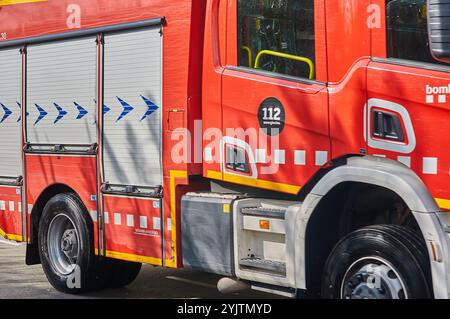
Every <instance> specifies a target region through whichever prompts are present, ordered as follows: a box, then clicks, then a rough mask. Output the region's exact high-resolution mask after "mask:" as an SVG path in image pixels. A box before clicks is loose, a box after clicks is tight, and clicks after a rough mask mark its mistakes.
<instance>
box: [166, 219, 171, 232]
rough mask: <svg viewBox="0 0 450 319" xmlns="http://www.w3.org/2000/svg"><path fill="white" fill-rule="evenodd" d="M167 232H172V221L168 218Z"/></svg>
mask: <svg viewBox="0 0 450 319" xmlns="http://www.w3.org/2000/svg"><path fill="white" fill-rule="evenodd" d="M167 230H168V231H172V219H170V218H167Z"/></svg>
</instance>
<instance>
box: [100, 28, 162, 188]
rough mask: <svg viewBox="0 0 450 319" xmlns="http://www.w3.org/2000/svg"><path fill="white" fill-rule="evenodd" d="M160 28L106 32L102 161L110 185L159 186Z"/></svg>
mask: <svg viewBox="0 0 450 319" xmlns="http://www.w3.org/2000/svg"><path fill="white" fill-rule="evenodd" d="M159 31H160V30H159V28H154V29H145V30H138V31H129V32H123V33H116V34H111V35H106V36H105V54H104V69H105V70H104V106H103V110H104V111H103V113H104V137H103V139H104V152H103V154H104V158H103V160H104V173H105V181H106V182H109V183H111V184H117V185H133V186H159V185H161V184H162V166H161V133H162V129H161V107H162V98H161V62H162V61H161V60H162V57H161V41H162V38H161V35H160V32H159Z"/></svg>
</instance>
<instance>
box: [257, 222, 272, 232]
mask: <svg viewBox="0 0 450 319" xmlns="http://www.w3.org/2000/svg"><path fill="white" fill-rule="evenodd" d="M259 228H261V229H267V230H269V229H270V222H269V221H268V220H260V221H259Z"/></svg>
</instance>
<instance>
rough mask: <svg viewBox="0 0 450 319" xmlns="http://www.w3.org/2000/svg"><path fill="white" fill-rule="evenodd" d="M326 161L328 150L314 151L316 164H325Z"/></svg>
mask: <svg viewBox="0 0 450 319" xmlns="http://www.w3.org/2000/svg"><path fill="white" fill-rule="evenodd" d="M327 162H328V152H326V151H316V166H322V165H325V164H326V163H327Z"/></svg>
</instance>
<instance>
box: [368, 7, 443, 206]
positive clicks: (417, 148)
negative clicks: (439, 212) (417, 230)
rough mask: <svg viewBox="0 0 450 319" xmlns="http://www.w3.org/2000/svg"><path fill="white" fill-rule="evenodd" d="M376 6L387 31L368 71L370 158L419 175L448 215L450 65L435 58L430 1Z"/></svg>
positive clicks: (377, 41) (379, 32) (376, 39)
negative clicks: (431, 45)
mask: <svg viewBox="0 0 450 319" xmlns="http://www.w3.org/2000/svg"><path fill="white" fill-rule="evenodd" d="M375 3H376V4H377V5H379V6H380V7H381V8H383V18H382V21H383V25H382V27H381V28H379V29H374V30H373V35H372V55H373V56H374V57H375V58H374V59H373V61H372V62H371V63H370V64H369V67H368V71H367V72H368V74H367V83H368V88H367V90H368V103H367V108H366V115H365V116H366V122H367V123H368V125H367V126H366V130H367V131H366V132H365V134H366V136H367V141H368V146H369V154H370V155H377V156H382V157H387V158H389V159H393V160H397V161H399V162H401V163H403V164H404V165H406V166H407V167H409V168H411V169H412V170H414V171H415V172H416V173H417V175H418V176H419V177H420V178H421V179H422V181H423V182H424V183H425V184H426V186H427V187H428V188H429V190H430V191H431V193H432V195H433V196H434V197H435V198H436V201H437V203H438V204H439V206H440V208H441V209H446V210H448V209H450V191H449V188H448V181H449V172H450V161H449V158H450V156H449V151H448V150H449V148H450V140H449V139H448V123H449V121H450V107H449V106H450V85H449V84H450V65H449V64H445V63H441V62H439V61H437V60H435V59H434V58H433V57H432V55H431V53H430V49H429V44H428V30H427V7H426V5H427V1H426V0H414V1H413V0H404V1H394V0H388V1H386V2H385V1H384V0H383V1H382V0H377V1H375ZM376 121H379V123H380V124H381V125H375V123H376Z"/></svg>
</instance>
